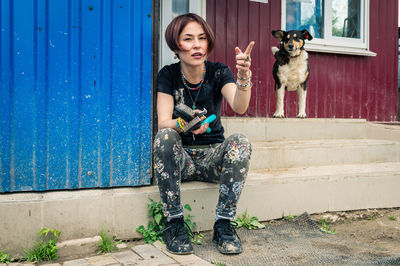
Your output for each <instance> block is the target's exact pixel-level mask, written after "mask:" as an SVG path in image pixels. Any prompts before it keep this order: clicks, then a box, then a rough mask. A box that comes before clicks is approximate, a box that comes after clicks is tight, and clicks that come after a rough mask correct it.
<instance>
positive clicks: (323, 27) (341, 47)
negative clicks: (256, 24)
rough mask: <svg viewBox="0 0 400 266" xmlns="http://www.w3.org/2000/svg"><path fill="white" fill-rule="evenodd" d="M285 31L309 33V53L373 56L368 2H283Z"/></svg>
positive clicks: (290, 0) (304, 0) (346, 0)
mask: <svg viewBox="0 0 400 266" xmlns="http://www.w3.org/2000/svg"><path fill="white" fill-rule="evenodd" d="M282 29H284V30H286V29H287V30H289V29H297V30H302V29H307V30H308V31H309V32H310V33H311V35H312V36H313V37H314V39H313V40H312V41H311V42H309V43H307V44H306V47H307V50H309V51H317V52H330V53H343V54H358V55H370V56H375V55H376V54H375V53H373V52H371V51H369V0H282Z"/></svg>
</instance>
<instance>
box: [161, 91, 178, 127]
mask: <svg viewBox="0 0 400 266" xmlns="http://www.w3.org/2000/svg"><path fill="white" fill-rule="evenodd" d="M173 112H174V99H173V98H172V96H171V95H169V94H166V93H163V92H157V118H158V130H160V129H163V128H172V129H175V130H176V131H179V130H180V129H179V128H178V126H177V125H176V122H177V121H178V119H172V113H173Z"/></svg>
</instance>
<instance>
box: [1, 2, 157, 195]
mask: <svg viewBox="0 0 400 266" xmlns="http://www.w3.org/2000/svg"><path fill="white" fill-rule="evenodd" d="M151 2H152V1H150V0H146V1H141V0H114V1H110V0H29V1H26V0H1V1H0V29H1V31H0V45H1V46H0V67H1V68H0V108H1V111H0V128H1V135H0V192H7V191H43V190H55V189H75V188H91V187H115V186H137V185H142V184H149V183H150V147H151V7H152V3H151Z"/></svg>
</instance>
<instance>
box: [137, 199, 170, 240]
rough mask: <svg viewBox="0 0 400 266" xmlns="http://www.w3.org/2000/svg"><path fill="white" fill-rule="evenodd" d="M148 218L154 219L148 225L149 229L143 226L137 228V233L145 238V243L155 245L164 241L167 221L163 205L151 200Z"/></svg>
mask: <svg viewBox="0 0 400 266" xmlns="http://www.w3.org/2000/svg"><path fill="white" fill-rule="evenodd" d="M149 200H150V202H149V203H148V205H147V207H148V209H149V210H148V212H147V217H152V218H153V220H154V222H153V221H149V222H148V223H147V228H146V227H144V226H143V225H141V226H139V227H138V228H136V231H137V232H139V233H141V234H142V235H143V237H144V242H145V243H149V244H151V243H153V242H156V241H157V240H159V241H162V230H163V229H164V228H165V224H166V222H167V219H166V218H165V217H164V214H163V212H162V203H161V202H157V201H154V200H152V199H149Z"/></svg>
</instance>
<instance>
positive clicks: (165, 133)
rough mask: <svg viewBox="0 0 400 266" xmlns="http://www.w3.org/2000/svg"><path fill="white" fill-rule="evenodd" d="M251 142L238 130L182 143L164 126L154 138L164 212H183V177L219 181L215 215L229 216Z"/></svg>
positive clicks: (172, 215) (232, 214) (246, 166)
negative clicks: (205, 141)
mask: <svg viewBox="0 0 400 266" xmlns="http://www.w3.org/2000/svg"><path fill="white" fill-rule="evenodd" d="M250 156H251V144H250V142H249V140H248V139H247V138H246V137H245V136H243V135H241V134H233V135H232V136H230V137H228V138H227V139H225V141H224V142H223V143H218V144H214V145H209V146H207V147H201V148H196V147H183V146H182V141H181V138H180V136H179V133H178V132H176V131H175V130H173V129H170V128H167V129H162V130H160V131H159V132H158V133H157V135H156V137H155V140H154V174H155V177H156V178H157V181H158V188H159V190H160V197H161V201H162V204H163V211H164V215H165V216H166V217H168V218H169V219H172V218H175V217H179V216H181V215H183V207H182V203H181V193H180V184H181V182H184V181H194V180H196V181H204V182H213V183H218V182H219V183H220V189H219V199H218V204H217V208H216V215H217V218H224V219H230V220H232V219H233V218H234V217H235V214H236V205H237V202H238V200H239V197H240V194H241V192H242V189H243V186H244V183H245V180H246V176H247V172H248V170H249V163H250Z"/></svg>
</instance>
